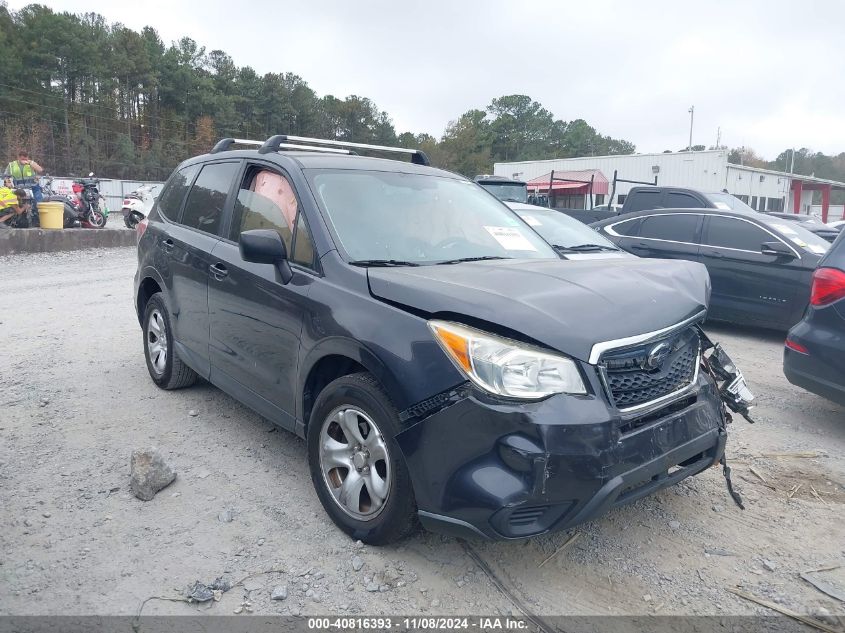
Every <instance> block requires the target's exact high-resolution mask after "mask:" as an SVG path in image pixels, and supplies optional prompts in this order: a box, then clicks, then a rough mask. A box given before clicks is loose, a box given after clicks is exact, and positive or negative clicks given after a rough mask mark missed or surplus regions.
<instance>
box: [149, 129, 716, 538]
mask: <svg viewBox="0 0 845 633" xmlns="http://www.w3.org/2000/svg"><path fill="white" fill-rule="evenodd" d="M238 143H240V144H244V143H247V141H238ZM254 143H255V144H257V145H260V146H261V147H260V149H258V151H255V150H254V149H253V150H243V149H240V150H237V149H232V148H233V145H234V144H235V141H234V139H224V140H223V141H221V142H220V143H218V144H217V146H216V147H215V149H214V150H213V151H212V152H211V153H209V154H206V155H204V156H199V157H196V158H192V159H190V160H187V161H185V162H184V163H182V164H181V165H180V166H179V167H178V168H177V169H176V171H175V172H174V173H173V175H172V176H171V177H170V179H169V180H168V181H167V183H166V184H165V186H164V189H163V190H162V193H161V195H160V196H159V198H158V200H157V202H156V205H155V207H154V208H153V210H152V212H151V213H150V215H149V218H148V220H147V221H145V222H142V223H141V224H140V225H139V228H138V233H139V242H138V271H137V274H136V277H135V301H136V308H137V314H138V319H139V321H140V323H141V326H142V331H143V344H144V352H145V356H146V361H147V367H148V370H149V373H150V376H151V377H152V379H153V381H154V382H155V383H156V384H157V385H159V386H160V387H162V388H164V389H175V388H178V387H185V386H188V385H190V384H191V383H193V382H194V381H195V380H196V379H197V377H198V376H200V377H202V378H204V379H206V380H208V381H210V382H211V383H213V384H214V385H216V386H218V387H219V388H220V389H222V390H224V391H226V392H227V393H229V394H231V395H232V396H233V397H235V398H236V399H238V400H239V401H241V402H243V403H245V404H246V405H248V406H249V407H251V408H253V409H254V410H255V411H257V412H258V413H260V414H261V415H263V416H265V417H266V418H268V419H269V420H270V421H272V422H273V423H275V424H278V425H280V426H282V427H284V428H286V429H288V430H290V431H293V432H295V433H296V434H298V435H299V436H301V437H303V438H306V440H307V450H308V458H309V463H310V469H311V475H312V479H313V483H314V486H315V488H316V490H317V494H318V495H319V498H320V501H321V502H322V504H323V506H324V508H325V509H326V511H327V512H328V514H329V515H330V516H331V518H332V519H333V520H334V521H335V523H337V525H338V526H340V527H341V528H342V529H343V530H345V531H346V532H347V533H348V534H350V535H351V536H352V537H353V538H359V539H361V540H363V541H366V542H369V543H386V542H390V541H392V540H395V539H397V538H400V537H402V536H403V535H405V534H407V533H408V532H409V531H410V530H411V529H412V528H413V527H414V525H415V524H416V522H417V520H418V519H419V520H421V521H422V523H423V524H425V525H427V526H430V527H432V528H437V529H439V530H441V531H449V532H453V533H459V534H463V535H468V534H469V535H473V534H474V535H485V536H488V537H492V538H515V537H523V536H530V535H533V534H538V533H542V532H545V531H548V530H551V529H561V528H565V527H568V526H571V525H573V524H576V523H579V522H582V521H585V520H587V519H589V518H591V517H594V516H596V515H598V514H600V513H602V512H604V511H606V510H607V509H609V508H611V507H615V506H617V505H620V504H622V503H625V502H628V501H632V500H634V499H638V498H640V497H642V496H644V495H646V494H648V493H650V492H653V491H655V490H657V489H659V488H662V487H665V486H668V485H671V484H674V483H676V482H678V481H680V480H681V479H683V478H685V477H687V476H689V475H694V474H696V473H698V472H701V471H703V470H704V469H706V468H708V467H709V466H711V465H712V464H713V463H714V462H716V461H718V460H719V459H720V457H721V456H722V454H723V451H724V444H725V437H726V436H725V432H724V426H723V423H724V417H723V408H722V403H721V402H720V397H719V393H718V390H717V387H716V386H715V383H714V382H713V380H712V379H711V377H710V375H709V374H708V373H707V372H705V371H701V370H700V365H701V355H702V341H703V338H702V336H701V334H700V331H699V329H698V328H697V327H696V325H697V324H698V323H699V322H700V321H701V320H702V319H703V318H704V316H705V312H706V309H707V298H708V294H709V285H708V277H707V271H706V269H705V268H704V266H702V265H701V264H697V263H693V262H672V263H667V262H662V261H656V260H647V259H631V258H625V259H619V260H610V259H602V260H600V261H597V262H593V261H588V260H585V261H565V260H562V259H560V258H558V257H557V255H556V254H555V251H554V250H553V249H552V248H551V246H549V245H548V244H547V243H546V242H544V241H543V240H542V238H540V237H539V236H538V235H537V234H536V233H534V232H533V231H532V230H531V227H530V226H529V225H527V224H526V223H525V222H524V221H523V220H522V219H521V218H520V217H519V216H518V215H516V214H515V213H513V212H512V211H511V210H510V209H508V208H507V207H506V206H505V205H504V204H502V203H500V202H499V201H498V200H496V199H495V198H494V197H493V196H490V195H489V194H487V193H486V192H484V191H483V190H482V189H481V188H480V187H479V186H478V185H476V184H474V183H472V182H469V181H468V180H466V179H464V178H462V177H461V176H458V175H456V174H453V173H449V172H445V171H441V170H438V169H434V168H431V167H429V166H427V162H428V161H427V159H426V157H425V155H424V154H422V153H421V152H418V151H415V150H398V149H395V148H384V147H375V148H373V147H372V146H360V145H354V144H348V143H347V144H343V143H334V142H329V141H320V140H315V139H302V138H294V137H285V136H277V137H273V138H270V139H268V140H267V141H266V142H263V143H262V142H254ZM320 148H323V151H318V150H320ZM365 149H369V150H374V151H377V152H388V151H394V152H396V151H402V152H406V153H407V154H410V155H411V157H412V161H411V162H410V163H407V162H402V161H397V160H387V159H384V158H367V157H363V156H358V155H352V150H355V151H361V150H365ZM326 150H329V152H331V153H328V152H327V151H326ZM344 152H345V153H344Z"/></svg>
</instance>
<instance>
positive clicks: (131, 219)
mask: <svg viewBox="0 0 845 633" xmlns="http://www.w3.org/2000/svg"><path fill="white" fill-rule="evenodd" d="M157 186H158V185H141V186H140V187H138V188H137V189H136V190H135V191H133V192H132V193H130V194H129V195H127V196H126V197H125V198H124V199H123V208H122V211H123V223H124V224H125V225H126V228H129V229H134V228H135V227H136V226H137V225H138V222H140V221H141V220H143V219H144V218H146V217H147V214H148V213H149V212H150V209H152V207H153V202H155V197H154V196H153V189H155V188H156V187H157Z"/></svg>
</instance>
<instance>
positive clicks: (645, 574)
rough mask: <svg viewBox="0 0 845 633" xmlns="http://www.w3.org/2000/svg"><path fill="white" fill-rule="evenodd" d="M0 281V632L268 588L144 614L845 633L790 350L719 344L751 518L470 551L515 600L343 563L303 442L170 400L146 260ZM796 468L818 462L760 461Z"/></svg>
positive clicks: (469, 586) (827, 462)
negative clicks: (37, 621) (39, 619)
mask: <svg viewBox="0 0 845 633" xmlns="http://www.w3.org/2000/svg"><path fill="white" fill-rule="evenodd" d="M0 267H2V269H3V273H4V274H3V276H2V279H0V329H2V332H3V333H4V336H3V352H2V353H0V376H2V379H3V382H4V384H5V389H4V390H3V392H2V394H0V506H2V508H3V511H2V514H0V614H15V615H24V614H98V615H105V614H134V613H136V612H137V611H138V608H139V605H140V604H141V602H142V600H144V599H145V598H147V597H149V596H163V597H179V596H180V595H181V593H182V592H183V591H184V589H185V587H186V586H187V585H189V584H192V583H193V582H194V581H196V580H200V581H202V582H205V583H211V582H212V581H213V580H214V579H215V578H217V577H219V576H222V577H223V578H224V579H227V580H229V581H230V582H232V583H235V582H237V581H238V580H241V579H242V578H244V577H246V576H249V575H251V574H255V573H257V572H265V571H269V570H273V571H272V572H271V573H265V574H260V575H256V576H253V577H251V578H248V579H247V580H246V581H244V582H243V583H241V584H239V585H237V586H235V587H234V588H232V589H231V590H230V591H227V592H225V593H223V594H222V598H221V600H220V601H219V602H216V603H208V604H204V605H201V606H197V605H188V604H184V603H179V602H169V601H151V602H149V603H147V604H146V606H145V608H144V614H192V613H195V612H196V610H197V609H199V610H200V611H201V612H204V613H205V612H208V613H212V614H232V613H235V612H240V613H244V614H246V613H250V612H252V613H257V614H272V613H291V614H325V613H350V614H352V613H369V614H373V613H393V614H431V613H437V614H466V613H499V614H508V613H518V611H517V608H516V607H515V606H514V604H513V602H512V597H516V598H517V599H519V600H521V601H522V602H523V603H524V604H525V605H527V606H528V608H530V609H531V610H533V611H534V612H535V613H538V614H547V615H550V614H558V615H560V614H582V615H588V614H607V615H630V614H652V613H659V614H716V615H728V614H753V613H771V612H768V611H766V610H765V609H763V608H761V607H758V606H756V605H754V604H752V603H750V602H747V601H745V600H743V599H741V598H739V597H737V596H735V595H733V594H731V593H729V592H728V591H727V590H726V588H728V587H735V586H741V587H742V588H743V589H744V590H745V591H746V592H748V593H751V594H754V595H756V596H759V597H761V598H764V599H767V600H770V601H774V602H776V603H780V604H782V605H784V606H786V607H788V608H790V609H793V610H795V611H799V612H801V613H814V614H816V615H817V616H821V617H823V618H826V619H828V620H835V617H834V616H833V615H830V614H836V613H839V614H842V613H843V606H842V603H839V602H837V601H835V600H834V599H832V598H829V597H828V596H826V595H825V594H823V593H821V592H819V591H818V590H816V589H815V588H813V587H812V586H810V585H809V584H808V583H807V582H805V581H803V580H801V579H800V578H799V576H798V573H799V572H801V571H805V570H809V569H816V568H821V567H826V566H835V565H843V566H845V526H843V521H842V518H843V512H842V510H843V503H845V488H843V483H845V459H843V454H845V451H843V448H845V411H843V409H842V408H841V407H838V406H837V405H834V404H832V403H830V402H827V401H826V400H823V399H821V398H818V397H816V396H814V395H812V394H809V393H806V392H803V391H801V390H800V389H797V388H795V387H792V386H791V385H789V384H788V383H787V382H786V380H785V379H784V377H783V375H782V373H781V345H782V339H783V336H782V335H780V334H772V333H766V332H760V331H755V330H750V329H738V328H736V327H727V326H718V327H711V328H709V330H710V332H711V334H712V335H713V337H714V338H715V339H717V340H720V341H722V342H723V344H724V346H725V348H726V349H727V350H728V351H729V353H730V354H731V355H732V356H733V357H734V358H735V360H737V362H738V364H739V365H740V367H741V368H742V369H743V370H744V372H745V374H746V376H747V378H748V380H749V383H750V387H751V389H752V390H753V391H754V393H755V394H757V396H758V398H759V406H758V407H757V408H756V409H755V410H754V414H755V418H756V419H757V424H755V425H753V426H750V425H748V424H747V423H746V422H745V421H743V420H741V419H740V420H738V421H737V422H735V423H734V424H733V426H732V427H731V429H730V430H731V437H730V440H729V444H728V453H729V457H730V458H731V459H732V463H733V465H734V473H735V482H736V484H737V487H738V488H739V489H740V490H741V492H742V494H743V496H744V498H745V499H746V501H747V509H746V510H745V511H742V510H740V509H738V508H737V507H735V506H734V505H733V503H732V502H731V500H730V498H729V497H728V496H727V494H726V492H725V486H724V480H723V479H722V476H721V474H720V472H719V471H718V470H717V469H711V470H709V471H708V472H706V473H703V474H702V475H700V476H698V477H695V478H693V479H688V480H686V481H685V482H684V483H682V484H680V485H678V486H676V487H674V488H671V489H668V490H664V491H662V492H660V493H658V494H656V495H652V496H651V497H648V498H647V499H644V500H642V501H640V502H637V503H635V504H633V505H631V506H628V507H625V508H621V509H619V510H616V511H614V512H612V513H610V514H609V515H606V516H604V517H602V518H600V519H598V520H596V521H593V522H591V523H589V524H586V525H583V526H579V527H578V528H576V529H574V530H570V531H569V532H565V533H559V534H554V535H549V536H544V537H540V538H535V539H532V540H527V541H521V542H507V543H487V542H473V543H470V544H469V547H470V548H471V551H472V552H473V553H475V554H476V555H477V556H478V557H480V560H482V561H484V563H486V565H487V566H488V567H489V569H490V570H492V573H493V574H494V575H495V576H496V577H498V579H499V580H500V581H501V583H503V584H504V586H505V587H507V589H508V590H509V592H510V594H511V596H508V595H504V594H503V593H501V592H500V591H499V590H498V589H497V588H496V586H495V585H494V584H493V583H492V582H491V580H490V578H489V577H488V575H487V573H486V572H485V571H484V570H483V569H482V568H481V567H480V566H479V565H478V564H477V563H476V561H474V560H473V558H471V556H470V555H468V552H467V551H466V550H465V549H464V545H463V544H462V543H460V542H459V541H456V540H454V539H451V538H445V537H441V536H439V535H435V534H431V533H424V532H421V533H419V534H417V535H415V536H413V537H412V538H410V539H408V540H406V541H405V542H403V543H401V544H400V545H397V546H393V547H384V548H373V547H368V546H362V545H360V544H356V543H354V542H352V541H350V540H349V539H348V538H347V537H346V536H345V535H343V534H341V533H340V532H339V531H338V530H337V529H335V527H334V526H333V525H332V524H331V523H330V521H329V520H328V518H327V517H326V515H325V514H324V512H323V510H322V508H321V507H320V505H319V502H318V501H317V498H316V496H315V494H314V493H313V490H312V486H311V481H310V478H309V474H308V468H307V465H306V461H305V447H304V445H303V442H302V441H301V440H299V439H297V438H296V437H294V436H293V435H290V434H288V433H286V432H284V431H281V430H275V429H273V428H272V427H271V425H270V424H269V423H268V422H267V421H265V420H263V419H262V418H261V417H259V416H258V415H256V414H254V413H252V412H251V411H249V410H247V409H246V408H244V407H243V406H241V405H240V404H238V403H237V402H235V401H234V400H233V399H232V398H230V397H228V396H226V395H225V394H223V393H221V392H220V391H218V390H217V389H215V388H214V387H211V386H210V385H207V384H201V385H198V386H196V387H193V388H190V389H187V390H183V391H177V392H164V391H160V390H158V389H157V388H156V387H155V386H154V385H153V384H152V382H151V381H150V380H149V378H148V376H147V371H146V367H145V365H144V359H143V356H142V351H141V333H140V328H139V327H138V323H137V320H136V318H135V315H134V312H133V307H132V299H131V297H132V276H133V274H134V270H135V253H134V249H122V248H121V249H111V250H88V251H81V252H74V253H54V254H40V255H21V256H14V257H5V258H0ZM189 412H193V413H194V414H195V415H189ZM148 446H157V447H159V449H160V450H161V452H162V454H163V455H164V456H165V458H166V459H167V460H168V461H169V463H170V464H171V465H172V466H173V468H174V469H175V470H176V471H177V472H178V476H177V478H176V481H175V482H174V483H173V484H171V485H170V486H169V487H167V488H165V489H164V490H163V491H161V492H159V493H158V495H157V496H156V497H155V498H154V499H153V500H152V501H149V502H142V501H139V500H138V499H136V498H135V497H133V496H132V495H131V494H130V492H129V457H130V453H131V452H132V450H133V449H139V448H146V447H148ZM795 452H809V453H811V454H816V455H817V456H816V457H785V456H767V454H775V453H795ZM752 469H753V471H752ZM755 473H756V474H755ZM758 475H759V476H758ZM761 477H762V479H764V480H765V481H763V480H761ZM798 485H801V488H800V489H798V491H797V492H796V493H795V494H794V495H793V496H792V498H788V492H789V491H790V490H792V489H793V488H794V487H795V486H798ZM814 492H815V493H817V494H814ZM576 534H577V539H576V540H575V541H572V542H571V543H569V545H568V546H567V547H566V548H565V549H563V550H562V551H560V552H558V553H557V554H556V555H555V556H554V557H553V558H551V559H550V560H548V562H546V563H545V564H543V565H542V567H541V566H540V564H541V563H543V561H545V560H546V559H547V558H548V557H549V556H550V555H552V554H553V553H555V552H556V551H557V550H558V549H559V548H561V546H562V545H563V544H564V543H566V542H567V540H568V539H570V538H571V537H572V536H573V535H576ZM842 569H845V567H843V568H842ZM842 569H840V570H838V571H834V572H830V573H831V574H833V575H835V574H837V573H839V572H841V571H842ZM831 578H832V579H833V580H835V581H838V582H840V584H842V583H843V577H842V576H841V575H840V576H839V577H838V579H837V578H833V576H831ZM282 588H284V589H285V591H282ZM274 590H276V591H277V594H278V595H277V597H279V595H281V594H283V593H284V594H286V597H285V598H284V599H276V600H273V599H271V594H272V593H273V592H274ZM843 621H845V620H843Z"/></svg>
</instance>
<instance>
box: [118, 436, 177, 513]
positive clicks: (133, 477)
mask: <svg viewBox="0 0 845 633" xmlns="http://www.w3.org/2000/svg"><path fill="white" fill-rule="evenodd" d="M174 479H176V471H175V470H173V469H172V468H171V467H170V465H169V464H167V462H165V461H164V458H163V457H162V456H161V454H160V453H159V452H158V451H157V450H156V449H154V448H150V449H147V450H143V451H132V460H131V462H130V473H129V488H130V489H131V490H132V494H134V495H135V496H136V497H138V498H139V499H141V500H142V501H149V500H150V499H152V498H153V497H155V495H156V493H157V492H158V491H159V490H161V489H162V488H165V487H167V486H169V485H170V484H171V483H173V480H174Z"/></svg>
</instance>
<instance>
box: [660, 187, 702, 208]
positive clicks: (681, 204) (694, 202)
mask: <svg viewBox="0 0 845 633" xmlns="http://www.w3.org/2000/svg"><path fill="white" fill-rule="evenodd" d="M663 206H664V207H666V208H667V209H699V208H701V206H702V203H701V202H699V200H698V198H696V197H694V196H691V195H689V194H688V193H681V192H679V191H669V192H667V193H666V202H665V203H664V204H663Z"/></svg>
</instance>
